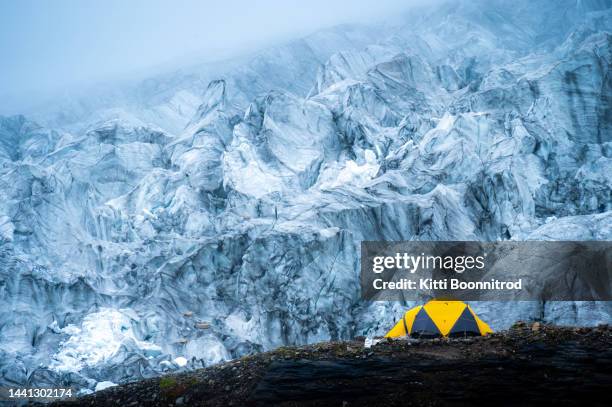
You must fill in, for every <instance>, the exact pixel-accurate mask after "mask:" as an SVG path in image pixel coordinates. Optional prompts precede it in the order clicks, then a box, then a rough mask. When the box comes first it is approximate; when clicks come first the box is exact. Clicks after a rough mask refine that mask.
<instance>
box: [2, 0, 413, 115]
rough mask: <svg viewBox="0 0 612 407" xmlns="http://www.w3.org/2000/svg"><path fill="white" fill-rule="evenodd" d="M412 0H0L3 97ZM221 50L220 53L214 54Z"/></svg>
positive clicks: (195, 55)
mask: <svg viewBox="0 0 612 407" xmlns="http://www.w3.org/2000/svg"><path fill="white" fill-rule="evenodd" d="M407 3H409V0H403V1H402V0H218V1H195V0H181V1H164V0H96V1H93V0H14V1H13V0H0V60H1V62H0V97H2V98H3V100H4V103H3V105H5V106H6V103H7V102H8V103H10V100H11V99H14V100H15V103H17V100H18V99H23V98H24V97H25V96H26V95H29V94H34V93H41V94H42V93H48V92H50V91H54V90H60V89H65V88H74V87H76V86H80V85H82V84H87V83H91V82H97V81H100V80H107V79H112V78H118V77H122V76H126V75H133V74H136V73H138V72H141V71H144V70H150V69H151V68H152V67H159V66H160V65H164V66H168V65H172V64H173V63H178V62H179V61H189V60H192V61H195V60H196V59H199V58H212V57H214V56H217V57H218V56H220V55H235V54H236V53H241V52H244V50H245V49H253V48H257V47H262V46H265V45H268V44H271V43H275V42H280V41H283V40H285V39H291V38H295V37H299V36H302V35H305V34H308V33H310V32H313V31H316V30H317V29H320V28H323V27H327V26H332V25H335V24H339V23H344V22H367V21H369V20H371V19H376V18H382V17H384V16H385V15H389V14H393V13H396V12H397V11H399V10H401V9H404V8H405V7H406V4H407ZM213 59H214V58H213Z"/></svg>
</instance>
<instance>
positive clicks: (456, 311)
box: [385, 300, 493, 338]
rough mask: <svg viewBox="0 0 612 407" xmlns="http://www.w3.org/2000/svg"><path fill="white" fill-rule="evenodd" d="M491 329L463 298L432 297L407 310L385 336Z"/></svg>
mask: <svg viewBox="0 0 612 407" xmlns="http://www.w3.org/2000/svg"><path fill="white" fill-rule="evenodd" d="M492 332H493V330H491V328H490V327H489V325H487V324H486V323H485V322H484V321H482V320H481V319H480V318H478V316H477V315H476V313H475V312H474V311H473V310H472V308H470V306H469V305H467V304H466V303H464V302H463V301H443V300H432V301H429V302H428V303H426V304H425V305H422V306H418V307H414V308H412V309H410V310H408V311H407V312H406V313H405V314H404V317H403V318H402V319H401V320H400V321H399V322H398V323H397V324H396V325H395V326H394V327H393V328H392V329H391V330H390V331H389V332H387V334H386V335H385V337H387V338H399V337H402V336H412V337H415V338H439V337H443V336H444V337H451V338H456V337H465V336H484V335H486V334H489V333H492Z"/></svg>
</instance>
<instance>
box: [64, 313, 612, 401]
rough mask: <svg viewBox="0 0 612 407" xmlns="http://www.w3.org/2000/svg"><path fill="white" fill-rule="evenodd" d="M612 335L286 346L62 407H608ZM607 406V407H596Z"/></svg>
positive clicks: (581, 332)
mask: <svg viewBox="0 0 612 407" xmlns="http://www.w3.org/2000/svg"><path fill="white" fill-rule="evenodd" d="M611 345H612V327H609V326H599V327H597V328H567V327H566V328H561V327H552V326H542V325H540V324H538V323H536V324H534V325H526V324H517V325H515V326H514V327H513V328H512V329H510V330H509V331H506V332H502V333H497V334H493V335H490V336H488V337H478V338H471V339H452V340H447V339H433V340H419V341H414V340H393V341H386V340H385V341H383V342H382V343H379V344H377V345H375V346H373V347H371V348H365V347H364V342H363V340H355V341H348V342H326V343H320V344H315V345H310V346H303V347H284V348H280V349H276V350H274V351H271V352H266V353H262V354H257V355H253V356H249V357H245V358H242V359H239V360H235V361H232V362H227V363H224V364H221V365H218V366H214V367H210V368H207V369H201V370H198V371H194V372H189V373H183V374H176V375H170V376H164V377H161V378H155V379H149V380H145V381H141V382H135V383H131V384H127V385H123V386H117V387H113V388H109V389H107V390H103V391H100V392H97V393H95V394H92V395H89V396H86V397H84V398H82V399H79V400H77V401H75V402H65V403H58V405H72V406H73V405H94V406H98V405H99V406H115V405H122V406H137V405H143V406H172V405H194V406H271V405H275V406H276V405H278V406H287V407H289V406H291V407H294V406H295V407H297V406H327V405H332V406H347V407H348V406H383V405H384V406H407V405H417V406H420V405H423V406H467V405H481V404H484V405H498V406H499V405H502V406H503V405H539V406H541V405H550V404H552V403H554V404H556V405H584V404H585V401H586V400H590V404H591V405H604V403H605V404H606V405H609V404H607V403H608V402H609V399H608V397H609V392H610V389H612V349H611ZM597 400H599V401H597ZM598 403H599V404H598Z"/></svg>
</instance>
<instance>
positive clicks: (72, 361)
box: [51, 309, 161, 372]
mask: <svg viewBox="0 0 612 407" xmlns="http://www.w3.org/2000/svg"><path fill="white" fill-rule="evenodd" d="M61 333H63V334H67V335H69V338H68V339H67V340H65V341H63V342H62V343H61V344H60V348H59V351H58V352H57V353H56V354H55V355H53V357H52V359H53V361H52V364H51V367H52V368H53V369H54V370H57V371H60V372H78V371H80V370H81V369H83V368H85V367H92V366H96V365H98V364H100V363H103V362H104V361H106V360H108V359H109V358H111V357H113V356H115V355H116V354H117V353H118V352H119V350H120V349H121V347H122V346H125V345H126V344H130V343H131V344H134V345H135V346H136V347H138V348H139V349H141V350H142V351H144V352H148V353H153V354H155V353H159V352H160V351H161V348H160V347H159V346H157V345H155V344H152V343H148V342H146V341H139V340H138V339H136V337H135V334H134V331H133V329H132V323H131V321H130V318H129V317H128V316H127V315H126V314H124V313H122V312H121V311H119V310H114V309H101V310H100V311H98V312H95V313H91V314H89V315H87V316H85V318H83V322H82V323H81V326H80V327H77V326H75V325H72V324H71V325H68V326H66V327H65V328H63V329H61Z"/></svg>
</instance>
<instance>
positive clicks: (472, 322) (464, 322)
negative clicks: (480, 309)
mask: <svg viewBox="0 0 612 407" xmlns="http://www.w3.org/2000/svg"><path fill="white" fill-rule="evenodd" d="M477 335H480V329H478V323H477V322H476V318H474V315H472V313H471V312H470V310H469V309H468V307H465V309H464V310H463V312H462V313H461V315H460V316H459V318H458V319H457V322H455V325H453V327H452V328H451V330H450V332H449V333H448V336H449V337H452V338H456V337H461V336H477Z"/></svg>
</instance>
